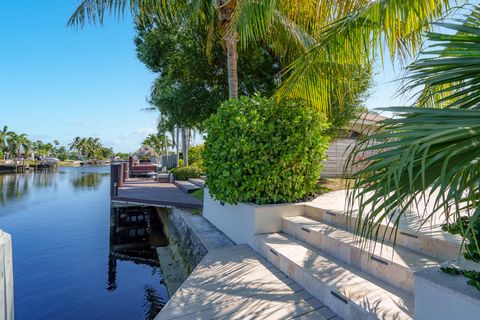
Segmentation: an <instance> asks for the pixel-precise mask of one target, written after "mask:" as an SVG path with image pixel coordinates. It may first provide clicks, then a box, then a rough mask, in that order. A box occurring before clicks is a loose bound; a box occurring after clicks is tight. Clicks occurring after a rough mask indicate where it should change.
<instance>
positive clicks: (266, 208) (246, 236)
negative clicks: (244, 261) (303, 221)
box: [203, 188, 304, 249]
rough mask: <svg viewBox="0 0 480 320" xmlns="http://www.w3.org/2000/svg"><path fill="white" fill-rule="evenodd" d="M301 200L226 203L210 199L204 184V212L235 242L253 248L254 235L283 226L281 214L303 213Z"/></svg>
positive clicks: (279, 229)
mask: <svg viewBox="0 0 480 320" xmlns="http://www.w3.org/2000/svg"><path fill="white" fill-rule="evenodd" d="M303 211H304V205H303V203H293V204H290V203H288V204H272V205H257V204H254V203H239V204H237V205H229V204H223V203H220V201H216V200H214V199H212V197H211V196H210V194H209V192H208V189H207V188H205V193H204V200H203V216H204V217H205V218H206V219H207V220H208V221H210V223H212V224H213V225H214V226H215V227H217V228H218V229H219V230H220V231H222V232H223V233H224V234H225V235H226V236H227V237H229V238H230V239H231V240H233V241H234V242H235V243H237V244H248V245H250V246H251V247H252V248H254V249H256V248H255V241H254V236H255V235H257V234H261V233H271V232H279V231H281V230H282V218H283V217H290V216H298V215H303Z"/></svg>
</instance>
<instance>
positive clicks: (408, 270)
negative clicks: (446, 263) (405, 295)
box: [282, 216, 439, 293]
mask: <svg viewBox="0 0 480 320" xmlns="http://www.w3.org/2000/svg"><path fill="white" fill-rule="evenodd" d="M282 230H283V232H284V233H286V234H288V235H291V236H294V237H296V238H298V239H300V240H302V241H304V242H306V243H308V244H310V245H312V246H314V247H316V248H318V249H320V250H322V251H324V252H326V253H328V254H331V255H332V256H334V257H335V258H337V259H339V260H341V261H343V262H345V263H347V264H350V265H352V266H355V267H356V268H358V269H361V270H362V271H365V272H367V273H369V274H370V275H372V276H374V277H376V278H379V279H382V280H383V281H385V282H388V283H389V284H391V285H393V286H396V287H398V288H400V289H403V290H406V291H408V292H411V293H413V291H414V276H413V273H414V272H415V271H419V270H421V269H423V268H425V267H433V266H438V265H439V261H437V260H434V259H433V258H430V257H428V256H426V255H423V254H420V253H417V252H414V251H411V250H409V249H406V248H403V247H401V246H395V247H394V246H393V245H391V244H388V243H384V244H383V245H382V244H381V243H378V242H377V243H375V242H374V241H362V239H361V238H359V237H358V236H355V235H354V234H353V233H351V232H349V231H345V230H342V229H338V228H337V227H335V226H332V225H329V224H327V223H325V222H319V221H316V220H313V219H311V218H307V217H303V216H294V217H285V218H283V219H282Z"/></svg>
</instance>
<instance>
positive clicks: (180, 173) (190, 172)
mask: <svg viewBox="0 0 480 320" xmlns="http://www.w3.org/2000/svg"><path fill="white" fill-rule="evenodd" d="M170 172H171V173H172V174H173V178H174V179H175V180H188V179H190V178H199V177H200V174H201V170H200V169H199V168H198V167H196V166H188V167H177V168H173V169H172V170H170Z"/></svg>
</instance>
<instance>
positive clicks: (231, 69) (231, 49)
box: [225, 34, 238, 99]
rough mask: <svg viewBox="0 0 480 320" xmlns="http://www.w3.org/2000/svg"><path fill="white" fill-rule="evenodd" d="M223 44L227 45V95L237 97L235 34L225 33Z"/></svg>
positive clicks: (231, 97)
mask: <svg viewBox="0 0 480 320" xmlns="http://www.w3.org/2000/svg"><path fill="white" fill-rule="evenodd" d="M225 44H226V47H227V67H228V97H229V98H230V99H233V98H238V72H237V61H238V54H237V35H236V34H232V35H227V36H226V37H225Z"/></svg>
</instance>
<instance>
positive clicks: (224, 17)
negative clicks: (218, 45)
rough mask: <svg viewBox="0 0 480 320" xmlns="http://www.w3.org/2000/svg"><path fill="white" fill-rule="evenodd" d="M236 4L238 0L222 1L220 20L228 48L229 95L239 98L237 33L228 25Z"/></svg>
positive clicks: (231, 97)
mask: <svg viewBox="0 0 480 320" xmlns="http://www.w3.org/2000/svg"><path fill="white" fill-rule="evenodd" d="M236 6H237V0H221V1H220V22H221V25H222V34H223V41H225V48H226V49H227V67H228V97H229V98H230V99H233V98H238V73H237V61H238V53H237V34H236V33H232V34H230V33H228V26H229V23H230V21H231V19H232V14H233V11H234V10H235V8H236Z"/></svg>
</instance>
